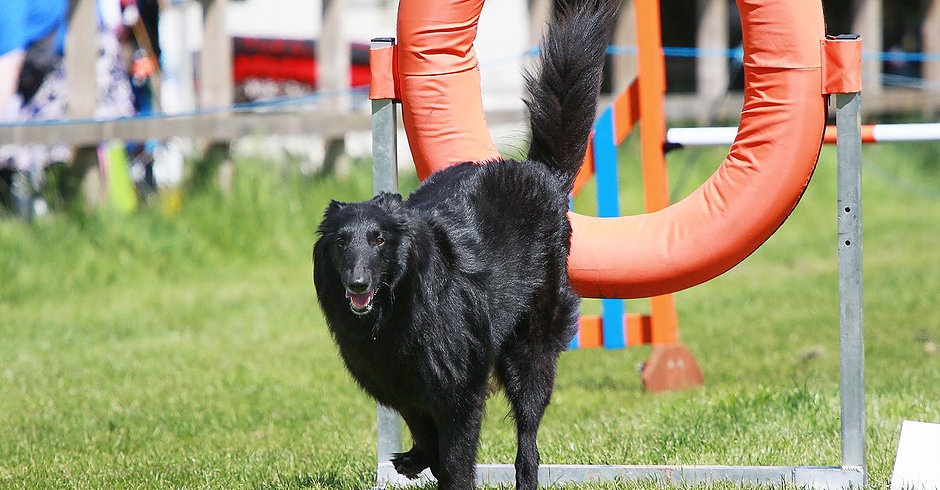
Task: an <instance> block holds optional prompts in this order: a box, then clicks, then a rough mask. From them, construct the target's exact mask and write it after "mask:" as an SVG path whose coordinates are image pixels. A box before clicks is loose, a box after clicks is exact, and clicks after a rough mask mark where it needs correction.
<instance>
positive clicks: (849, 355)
mask: <svg viewBox="0 0 940 490" xmlns="http://www.w3.org/2000/svg"><path fill="white" fill-rule="evenodd" d="M860 113H861V99H860V95H859V93H857V92H856V93H850V94H836V126H837V129H838V141H837V147H836V154H837V157H838V177H837V185H838V191H837V192H838V202H839V209H838V217H839V218H838V221H839V390H840V393H841V405H842V410H841V415H842V467H843V468H847V469H848V468H853V469H858V470H860V471H861V472H862V481H863V485H867V484H868V470H867V467H866V463H865V322H864V315H863V312H862V308H863V303H862V138H861V115H860Z"/></svg>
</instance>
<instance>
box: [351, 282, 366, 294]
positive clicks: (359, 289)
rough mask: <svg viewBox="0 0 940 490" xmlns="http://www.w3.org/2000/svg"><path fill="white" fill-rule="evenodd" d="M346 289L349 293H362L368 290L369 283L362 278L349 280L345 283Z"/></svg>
mask: <svg viewBox="0 0 940 490" xmlns="http://www.w3.org/2000/svg"><path fill="white" fill-rule="evenodd" d="M346 289H348V290H349V292H350V293H355V294H362V293H364V292H366V291H368V290H369V283H368V282H366V281H364V280H362V279H359V280H355V281H350V282H348V283H346Z"/></svg>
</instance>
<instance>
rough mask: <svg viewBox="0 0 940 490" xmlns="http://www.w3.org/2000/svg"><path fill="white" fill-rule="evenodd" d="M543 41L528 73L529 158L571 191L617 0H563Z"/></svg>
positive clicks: (591, 120) (591, 121) (591, 117)
mask: <svg viewBox="0 0 940 490" xmlns="http://www.w3.org/2000/svg"><path fill="white" fill-rule="evenodd" d="M558 3H559V4H560V5H558V6H557V7H556V9H555V13H554V17H553V19H552V22H551V24H550V25H549V28H548V31H547V32H546V34H545V38H544V39H543V40H542V48H541V54H540V55H539V67H538V71H537V73H535V74H526V87H527V88H528V91H529V97H528V98H527V100H526V101H525V103H526V105H527V106H528V108H529V124H530V125H531V131H532V143H531V145H530V146H529V155H528V158H529V160H533V161H536V162H539V163H542V164H545V165H546V166H548V168H549V169H550V170H551V171H552V173H553V174H555V175H556V176H558V178H559V180H560V181H561V182H562V185H563V186H564V190H565V191H567V192H571V188H572V186H573V185H574V179H575V176H577V174H578V170H580V168H581V162H582V160H583V159H584V153H585V151H586V150H587V143H588V137H589V136H590V133H591V127H592V125H593V124H594V116H595V113H596V112H597V96H598V93H599V92H600V86H601V76H602V73H603V69H604V52H605V50H606V48H607V41H608V40H609V39H610V32H611V29H612V26H613V23H614V19H615V17H616V14H617V6H618V4H619V2H618V1H616V0H561V1H560V2H558Z"/></svg>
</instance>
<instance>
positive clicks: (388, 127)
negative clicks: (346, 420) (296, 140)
mask: <svg viewBox="0 0 940 490" xmlns="http://www.w3.org/2000/svg"><path fill="white" fill-rule="evenodd" d="M393 44H395V41H394V39H388V38H383V39H373V40H372V42H371V44H370V48H371V49H377V48H382V47H386V46H391V45H393ZM397 127H398V126H397V114H396V107H395V101H394V100H391V99H380V100H373V101H372V190H373V192H374V193H375V194H378V193H380V192H398V157H397V150H398V145H397V141H398V138H397V135H396V130H397ZM376 408H377V416H376V432H377V441H376V442H377V454H376V455H377V457H378V465H381V464H382V463H384V462H387V461H389V460H391V458H392V454H393V453H397V452H400V451H401V419H400V418H399V417H398V414H397V413H395V411H394V410H392V409H390V408H388V407H386V406H384V405H381V404H376ZM376 468H377V470H376V475H377V478H379V477H380V476H381V475H379V473H378V466H377V467H376ZM377 483H378V484H379V485H380V486H381V484H382V482H381V481H377Z"/></svg>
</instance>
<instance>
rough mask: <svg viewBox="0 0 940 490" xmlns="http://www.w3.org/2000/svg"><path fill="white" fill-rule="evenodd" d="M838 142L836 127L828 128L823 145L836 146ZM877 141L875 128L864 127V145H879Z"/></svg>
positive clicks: (870, 126)
mask: <svg viewBox="0 0 940 490" xmlns="http://www.w3.org/2000/svg"><path fill="white" fill-rule="evenodd" d="M836 141H838V131H837V130H836V127H835V126H826V135H825V136H824V137H823V143H825V144H827V145H832V144H835V142H836ZM877 142H878V141H877V140H875V126H872V125H866V126H862V143H877Z"/></svg>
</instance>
